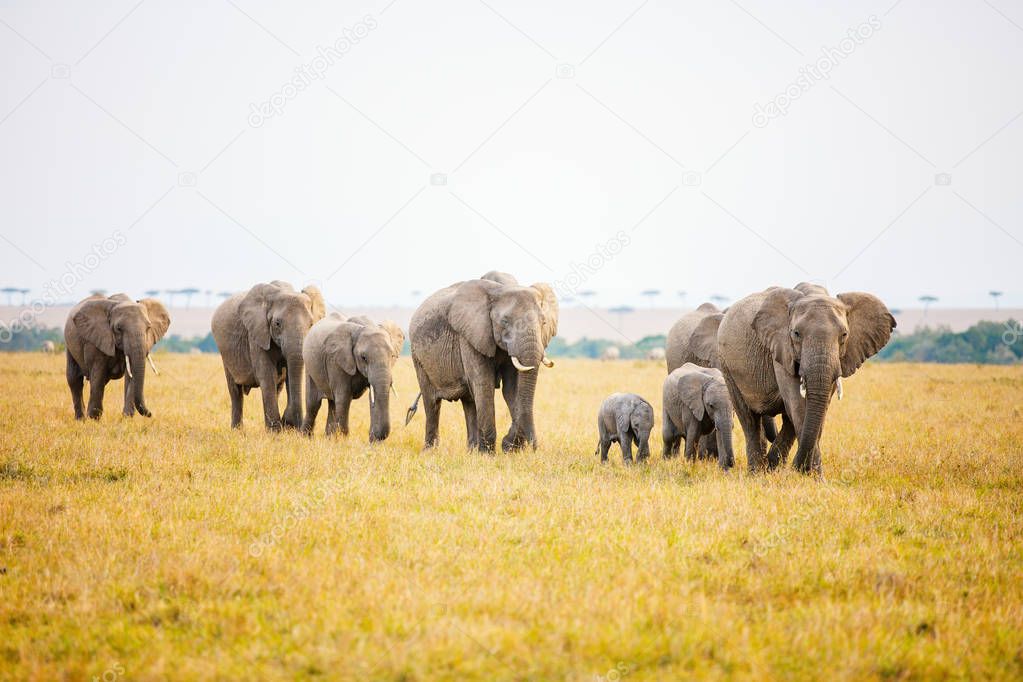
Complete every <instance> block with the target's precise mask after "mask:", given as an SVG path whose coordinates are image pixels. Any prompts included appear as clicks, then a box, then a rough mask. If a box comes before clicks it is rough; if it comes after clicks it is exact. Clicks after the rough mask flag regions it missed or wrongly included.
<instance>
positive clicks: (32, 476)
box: [0, 354, 1023, 682]
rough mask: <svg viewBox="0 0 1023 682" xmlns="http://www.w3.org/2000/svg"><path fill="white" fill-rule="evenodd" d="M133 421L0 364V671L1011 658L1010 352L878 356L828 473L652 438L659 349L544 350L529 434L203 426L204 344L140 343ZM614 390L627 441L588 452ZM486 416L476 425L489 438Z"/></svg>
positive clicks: (756, 673) (799, 665) (1015, 376)
mask: <svg viewBox="0 0 1023 682" xmlns="http://www.w3.org/2000/svg"><path fill="white" fill-rule="evenodd" d="M158 361H159V363H160V364H161V369H162V371H163V376H161V377H152V376H150V377H149V380H148V382H147V398H148V404H149V406H150V408H151V409H152V410H153V412H154V413H155V417H154V418H153V419H148V420H147V419H142V418H140V417H136V418H134V419H124V418H122V417H121V416H120V406H121V391H120V384H119V383H118V384H115V385H111V387H109V390H108V395H107V404H106V414H105V415H104V417H103V419H102V420H101V421H99V422H88V423H77V422H75V421H74V420H73V419H72V415H71V404H70V397H69V395H68V391H67V387H66V385H65V382H64V378H63V373H64V370H63V367H64V365H63V358H60V357H56V358H54V357H47V356H43V355H41V354H32V355H6V354H4V355H0V385H2V387H3V388H2V391H0V420H2V424H0V433H2V445H0V677H3V678H18V679H25V678H28V679H55V678H60V677H61V676H63V677H65V678H67V679H94V678H95V679H105V680H108V681H111V680H115V679H125V680H128V679H161V678H165V677H173V678H182V679H196V678H221V679H228V678H231V679H241V678H246V679H260V678H261V679H274V678H289V679H294V678H307V677H315V676H323V677H325V678H329V679H335V678H336V679H381V680H427V679H479V680H501V679H509V680H512V679H519V680H525V679H575V680H594V679H606V680H616V679H624V680H629V681H630V682H631V680H661V679H680V678H684V677H690V676H701V677H710V678H723V677H740V678H790V677H799V678H830V679H863V678H898V679H902V678H932V677H945V676H952V677H972V678H1017V679H1018V678H1020V677H1021V676H1023V611H1021V607H1023V580H1021V577H1023V576H1021V572H1023V557H1021V554H1023V543H1021V539H1023V538H1021V535H1023V523H1021V518H1023V495H1021V488H1023V467H1021V451H1023V419H1021V416H1023V415H1021V405H1020V401H1021V397H1023V369H1021V368H1019V367H1014V368H997V367H982V368H978V367H966V366H925V365H902V366H893V365H887V366H886V365H876V364H871V365H868V366H866V367H865V368H863V369H862V370H861V371H860V372H859V373H858V374H857V375H856V376H855V377H853V378H852V379H851V380H849V381H848V382H847V384H846V399H845V400H844V401H843V402H841V403H838V402H836V403H835V404H834V405H833V408H832V413H831V415H830V418H829V421H828V424H827V430H826V433H825V436H824V466H825V472H826V476H827V478H826V480H825V481H823V482H822V481H820V480H816V479H812V478H807V477H803V476H800V475H798V474H795V473H793V472H791V471H783V472H778V473H774V474H770V475H755V476H751V475H749V474H748V473H747V472H746V471H745V455H744V454H743V452H742V447H741V443H740V442H739V441H741V436H740V434H741V431H739V429H738V426H737V428H736V445H737V448H738V451H737V453H736V457H737V461H738V463H739V468H738V470H736V471H733V472H732V473H728V474H725V473H722V472H720V471H719V470H717V468H716V467H715V466H714V465H713V464H711V463H707V462H700V463H697V464H695V465H690V464H687V463H685V462H683V461H678V460H675V461H671V462H665V461H663V460H662V459H661V458H660V435H659V432H660V411H659V405H660V385H661V380H662V378H663V374H664V372H663V369H662V367H661V365H660V364H659V363H651V362H630V361H623V362H619V363H603V364H602V363H597V362H589V361H568V360H562V361H559V362H558V367H556V368H555V369H553V370H550V371H546V370H545V371H543V375H542V377H541V381H540V388H539V392H538V396H537V424H538V430H539V434H540V437H541V440H542V443H541V447H540V449H539V450H538V451H537V452H535V453H534V452H525V453H519V454H514V455H504V454H498V455H496V456H493V457H490V456H483V455H479V454H470V453H467V452H465V450H464V447H463V440H464V426H463V422H462V417H461V409H460V407H459V406H457V405H453V404H445V405H444V414H443V419H442V422H443V427H442V438H443V443H442V445H441V447H439V448H438V449H436V450H434V451H432V452H428V453H421V452H420V448H421V445H422V438H423V421H422V419H423V418H422V415H421V414H420V416H418V417H417V418H416V421H415V422H413V424H412V425H411V426H410V427H409V428H407V429H406V428H403V427H402V426H401V424H400V421H399V420H400V418H401V416H402V415H403V413H404V409H405V406H406V405H407V404H408V402H409V401H410V400H411V398H412V396H413V395H414V394H415V379H414V374H413V372H412V369H411V364H410V361H409V360H408V359H407V358H402V359H401V361H400V362H399V366H398V369H397V376H396V382H395V383H396V387H397V389H398V392H399V395H400V401H395V404H394V405H393V406H392V407H393V409H392V412H393V415H394V421H395V428H394V432H393V434H392V436H391V438H390V439H389V440H388V441H387V442H386V443H385V444H382V445H378V446H374V447H370V446H368V444H367V443H366V433H367V427H368V409H367V406H366V404H365V402H366V401H365V399H363V400H362V401H360V403H359V404H358V405H357V406H355V407H353V434H352V436H351V437H350V438H348V439H347V440H328V439H326V438H325V437H324V436H323V434H322V426H323V424H322V420H323V417H324V414H325V413H324V412H321V415H320V419H321V422H320V424H319V425H318V429H317V433H316V435H315V436H314V437H313V438H312V439H311V440H307V439H305V438H302V437H300V436H298V435H296V434H294V433H287V434H282V435H269V434H266V433H264V431H263V427H262V418H261V414H260V410H259V400H258V392H257V391H253V393H252V394H250V396H249V397H248V400H247V403H246V424H245V430H244V431H242V432H237V431H231V430H230V429H229V428H228V421H229V414H228V398H227V393H226V390H225V388H224V386H223V374H222V370H221V367H220V361H219V358H217V357H215V356H164V357H161V358H158ZM616 390H627V391H635V392H638V393H640V394H642V395H644V396H645V397H647V398H648V399H649V400H650V401H651V402H652V403H653V404H654V406H655V408H657V419H658V425H657V427H656V429H655V434H656V435H655V436H654V438H653V439H652V440H653V442H652V443H651V447H652V450H653V457H652V459H651V461H650V462H649V463H648V464H646V465H643V466H635V467H631V468H626V467H624V466H623V465H622V463H621V457H620V452H619V450H618V449H617V447H615V448H614V449H613V450H612V462H611V463H610V464H609V465H607V466H601V465H600V464H599V463H598V461H597V458H596V457H595V456H594V455H593V450H594V445H595V443H596V429H595V414H596V410H597V406H598V405H599V403H600V401H601V400H602V399H603V397H604V396H606V395H607V394H608V393H610V392H612V391H616ZM507 423H508V418H507V412H506V410H505V408H504V407H503V405H502V406H500V407H499V428H500V429H502V431H501V433H503V429H506V428H507Z"/></svg>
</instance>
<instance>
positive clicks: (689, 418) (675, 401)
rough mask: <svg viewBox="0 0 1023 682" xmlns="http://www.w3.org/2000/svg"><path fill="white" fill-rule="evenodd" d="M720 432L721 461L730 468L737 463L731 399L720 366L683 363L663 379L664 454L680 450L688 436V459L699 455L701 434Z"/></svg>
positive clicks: (662, 430) (668, 455) (721, 464)
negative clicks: (733, 439)
mask: <svg viewBox="0 0 1023 682" xmlns="http://www.w3.org/2000/svg"><path fill="white" fill-rule="evenodd" d="M715 431H716V432H717V445H718V464H719V465H720V466H721V468H722V469H730V468H731V467H732V466H734V464H735V454H734V453H733V452H732V401H731V400H730V399H729V397H728V388H727V386H725V379H724V377H723V376H722V374H721V370H718V369H708V368H707V367H700V366H699V365H694V364H693V363H691V362H687V363H686V364H684V365H682V366H681V367H679V368H678V369H676V370H675V371H673V372H672V373H671V374H669V375H668V378H667V379H665V380H664V423H663V424H662V425H661V433H662V435H663V437H664V457H665V458H668V457H671V456H673V455H677V454H678V450H679V442H680V441H681V440H682V439H683V438H685V441H686V452H685V455H686V459H688V460H690V461H694V460H695V459H696V448H697V444H698V442H699V440H700V436H704V435H707V434H710V433H713V432H715Z"/></svg>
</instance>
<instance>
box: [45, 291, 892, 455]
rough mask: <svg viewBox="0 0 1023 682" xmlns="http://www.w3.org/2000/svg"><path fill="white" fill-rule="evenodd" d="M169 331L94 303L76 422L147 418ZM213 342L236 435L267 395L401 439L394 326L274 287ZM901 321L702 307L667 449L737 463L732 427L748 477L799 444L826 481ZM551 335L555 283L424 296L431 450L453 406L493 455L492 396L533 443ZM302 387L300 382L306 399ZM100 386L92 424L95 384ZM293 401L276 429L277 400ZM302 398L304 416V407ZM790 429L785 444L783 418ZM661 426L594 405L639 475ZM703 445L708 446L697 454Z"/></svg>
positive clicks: (858, 306)
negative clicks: (113, 399) (858, 384)
mask: <svg viewBox="0 0 1023 682" xmlns="http://www.w3.org/2000/svg"><path fill="white" fill-rule="evenodd" d="M169 326H170V316H169V315H168V313H167V310H166V309H165V308H164V306H163V305H162V304H160V302H159V301H156V300H155V299H151V298H146V299H142V300H139V301H133V300H132V299H130V298H129V297H128V296H125V295H124V294H117V295H114V296H110V297H103V296H100V295H94V296H91V297H89V298H87V299H85V300H84V301H82V302H81V303H79V304H78V305H77V306H75V307H74V308H73V309H72V310H71V311H70V313H69V314H68V319H67V322H66V324H65V328H64V338H65V342H66V346H67V353H66V355H67V381H68V386H69V388H70V390H71V398H72V402H73V404H74V410H75V417H76V418H78V419H83V418H84V417H85V416H86V415H88V416H89V417H90V418H93V419H98V418H99V417H100V416H101V415H102V412H103V393H104V388H105V386H106V384H107V383H108V382H109V381H110V380H112V379H120V378H122V377H124V378H125V384H124V395H125V400H124V414H125V415H126V416H132V415H133V414H134V413H135V412H136V411H138V412H139V413H140V414H142V415H143V416H146V417H148V416H151V412H150V411H149V409H148V407H147V406H146V402H145V396H144V386H145V373H146V366H145V364H146V361H147V360H148V362H149V363H150V367H152V369H153V371H154V372H155V371H156V366H155V364H153V361H152V358H151V356H150V354H149V351H150V350H151V349H152V347H153V345H154V344H156V342H157V341H159V340H160V339H161V338H162V337H163V335H164V334H165V333H166V332H167V329H168V328H169ZM211 327H212V332H213V338H214V340H215V341H216V344H217V348H218V350H219V351H220V356H221V360H222V362H223V366H224V377H225V380H226V383H227V392H228V396H229V397H230V401H231V426H232V427H235V428H238V427H240V426H241V424H242V407H243V402H244V397H245V395H247V394H248V393H249V391H250V390H251V389H252V388H256V387H258V388H259V389H260V394H261V397H262V405H263V421H264V424H265V426H266V428H267V429H269V430H272V431H278V430H281V429H283V428H293V429H297V430H300V431H301V432H303V433H305V434H307V435H308V434H311V433H312V430H313V428H314V426H315V422H316V417H317V415H318V413H319V410H320V408H321V406H322V403H323V400H324V399H326V401H327V421H326V433H327V434H335V433H336V434H341V435H347V433H348V414H349V409H350V406H351V401H352V400H355V399H358V398H360V397H361V396H362V395H363V394H366V393H368V397H369V403H370V429H369V439H370V441H379V440H383V439H386V438H387V437H388V435H389V433H390V419H389V410H390V393H391V392H392V391H393V380H392V369H393V366H394V363H395V361H396V360H397V358H398V356H399V354H400V353H401V349H402V346H403V345H404V342H405V335H404V333H403V332H402V330H401V329H400V328H399V327H398V326H397V325H395V324H394V323H393V322H390V321H382V322H379V323H378V322H374V321H373V320H371V319H369V318H367V317H362V316H360V317H351V318H346V317H344V316H342V315H340V314H338V313H331V314H329V315H328V314H327V313H326V306H325V304H324V300H323V296H322V295H321V293H320V292H319V290H318V289H317V288H316V287H314V286H308V287H305V288H304V289H302V290H301V291H297V290H295V289H294V288H293V287H292V286H291V285H290V284H288V283H286V282H281V281H274V282H270V283H264V284H257V285H255V286H253V287H252V288H251V289H249V290H248V291H245V292H242V293H238V294H235V295H234V296H232V297H230V298H228V299H227V300H225V301H224V302H223V303H222V304H221V305H220V306H219V307H218V308H217V309H216V311H215V312H214V315H213V320H212V324H211ZM894 327H895V319H894V318H893V317H892V315H891V313H890V312H889V311H888V309H887V308H886V307H885V305H884V304H883V303H882V302H881V301H880V300H879V299H877V298H876V297H874V296H872V295H870V294H865V293H846V294H839V295H838V296H837V297H832V296H831V295H830V294H829V293H828V292H827V291H826V290H825V289H824V288H823V287H820V286H817V285H811V284H806V283H803V284H799V285H797V286H796V287H794V288H792V289H787V288H782V287H772V288H770V289H767V290H765V291H762V292H759V293H755V294H752V295H750V296H747V297H746V298H744V299H741V300H740V301H738V302H737V303H736V304H734V305H733V306H731V307H730V308H728V309H727V310H724V311H719V310H718V309H717V308H716V307H714V306H713V305H711V304H704V305H702V306H700V307H699V308H697V309H696V310H695V311H693V312H691V313H688V314H686V315H684V316H683V317H682V318H681V319H680V320H679V321H678V322H677V323H676V324H675V325H674V326H673V327H672V329H671V331H670V332H669V334H668V340H667V347H666V349H665V351H666V353H665V360H666V363H667V369H668V372H669V374H668V377H667V379H666V380H665V383H664V395H663V399H664V400H663V406H664V410H663V418H662V422H663V423H662V435H663V440H664V455H665V457H670V456H672V455H674V454H676V453H678V451H679V449H680V447H681V441H682V440H684V441H685V454H686V456H687V457H688V458H690V459H695V457H696V456H697V453H698V452H700V453H702V454H708V455H711V456H713V455H715V454H716V455H717V458H718V462H719V464H720V465H721V466H722V467H723V468H726V469H727V468H730V467H731V466H733V464H734V456H733V453H732V443H731V441H732V438H731V425H732V413H733V411H734V413H735V414H736V415H737V416H738V419H739V423H740V425H741V427H742V429H743V432H744V434H745V436H746V452H747V455H748V459H749V466H750V469H751V470H758V469H770V468H774V467H776V466H778V465H779V464H780V463H782V462H784V461H786V459H787V456H788V452H789V450H790V449H791V447H792V445H793V444H794V443H797V442H798V447H797V450H796V455H795V459H794V466H795V468H797V469H798V470H800V471H803V472H810V471H816V470H819V469H820V445H819V442H820V434H821V430H822V427H823V422H824V418H825V416H826V414H827V410H828V405H829V403H830V400H831V396H832V395H833V394H835V393H836V392H837V395H838V397H839V398H841V396H842V383H841V380H842V378H843V377H848V376H850V375H852V373H853V372H855V371H856V369H857V368H858V367H859V366H860V365H861V364H863V362H864V361H865V360H866V359H867V358H869V357H870V356H872V355H874V354H875V353H877V352H878V351H879V350H880V349H881V348H882V347H883V346H884V345H885V343H887V342H888V339H889V338H890V337H891V333H892V330H893V329H894ZM557 331H558V300H557V298H556V296H555V294H554V290H553V289H552V288H551V286H550V285H548V284H545V283H538V284H533V285H531V286H522V285H520V284H519V283H518V282H517V281H516V279H515V278H514V277H513V276H511V275H509V274H507V273H501V272H495V271H492V272H488V273H487V274H485V275H483V276H482V277H481V278H479V279H473V280H467V281H464V282H458V283H455V284H452V285H451V286H449V287H446V288H444V289H441V290H440V291H437V292H435V293H434V294H433V295H431V296H430V297H428V298H427V299H426V300H425V301H424V302H423V303H422V305H420V306H419V308H418V309H417V310H416V311H415V313H414V314H413V316H412V319H411V322H410V324H409V341H410V345H411V350H412V363H413V366H414V368H415V372H416V378H417V380H418V384H419V395H418V396H417V397H416V399H415V401H414V402H413V403H412V406H411V407H410V408H409V409H408V412H407V414H406V421H405V423H406V424H408V423H409V421H410V420H411V419H412V418H413V417H414V415H415V414H416V412H417V410H418V406H419V402H420V401H422V403H423V409H424V412H425V421H426V433H425V446H426V447H428V448H429V447H432V446H434V445H436V444H437V442H438V431H439V420H440V406H441V402H442V401H458V402H460V403H461V405H462V411H463V414H464V417H465V427H466V442H467V445H468V447H469V448H470V449H477V450H480V451H484V452H493V451H494V449H495V447H496V442H497V432H496V424H495V393H496V391H497V390H498V389H500V391H501V394H502V396H503V398H504V400H505V402H506V404H507V406H508V410H509V412H510V414H511V417H512V422H511V426H510V428H509V430H508V433H507V434H505V435H504V437H503V438H502V440H501V447H502V449H503V450H505V451H512V450H516V449H519V448H522V447H525V446H531V447H533V448H535V447H536V445H537V435H536V426H535V422H534V417H533V400H534V397H535V394H536V387H537V380H538V377H539V373H540V367H541V365H543V366H545V367H548V368H549V367H553V365H554V363H553V362H551V361H550V360H549V359H548V358H547V355H546V348H547V345H548V344H549V343H550V340H551V339H552V338H553V337H554V336H555V335H556V334H557ZM303 378H304V383H303ZM86 379H88V381H89V383H90V391H89V403H88V408H87V411H86V410H85V409H83V405H82V397H83V387H84V381H85V380H86ZM282 389H284V390H286V393H287V404H286V407H285V410H284V412H283V414H282V413H281V412H280V408H279V404H278V400H279V396H280V392H281V390H282ZM303 392H304V396H305V400H304V402H303ZM777 415H781V417H782V426H781V430H780V431H779V430H776V428H775V422H774V417H775V416H777ZM653 422H654V414H653V409H652V407H651V406H650V404H649V403H648V402H647V401H645V400H644V399H643V398H641V397H639V396H636V395H634V394H625V393H617V394H614V395H612V396H610V397H609V398H608V399H607V400H605V401H604V403H603V404H602V405H601V408H600V412H599V415H598V431H599V432H600V443H599V445H598V451H599V452H600V455H601V459H602V460H606V458H607V451H608V448H609V447H610V444H611V443H613V442H618V443H619V444H620V445H621V446H622V450H623V456H625V458H626V460H631V444H632V443H633V442H634V443H636V444H637V445H638V447H639V451H638V452H637V458H638V459H641V460H642V459H645V458H646V457H647V456H648V454H649V445H648V439H649V434H650V431H651V429H652V428H653ZM698 441H699V444H698Z"/></svg>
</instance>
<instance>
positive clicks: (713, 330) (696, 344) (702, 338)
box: [689, 313, 724, 367]
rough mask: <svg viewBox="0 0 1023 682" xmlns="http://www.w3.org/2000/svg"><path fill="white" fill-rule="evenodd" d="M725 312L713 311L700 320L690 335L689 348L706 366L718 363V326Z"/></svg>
mask: <svg viewBox="0 0 1023 682" xmlns="http://www.w3.org/2000/svg"><path fill="white" fill-rule="evenodd" d="M723 317H724V314H723V313H713V314H711V315H707V316H706V317H705V318H703V319H702V320H700V323H699V324H697V325H696V329H694V330H693V334H692V336H690V337H689V350H690V351H692V353H693V354H694V355H696V357H698V358H699V359H700V364H702V365H704V366H705V367H714V366H715V365H717V364H718V327H720V326H721V319H722V318H723Z"/></svg>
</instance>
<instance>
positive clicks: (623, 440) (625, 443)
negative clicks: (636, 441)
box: [618, 429, 632, 464]
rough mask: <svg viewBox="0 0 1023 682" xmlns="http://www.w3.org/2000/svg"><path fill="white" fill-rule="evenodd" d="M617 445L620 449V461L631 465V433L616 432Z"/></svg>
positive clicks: (626, 431)
mask: <svg viewBox="0 0 1023 682" xmlns="http://www.w3.org/2000/svg"><path fill="white" fill-rule="evenodd" d="M618 445H619V447H621V449H622V461H623V462H625V463H626V464H632V433H631V432H630V431H629V430H628V429H625V430H624V431H619V432H618Z"/></svg>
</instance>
